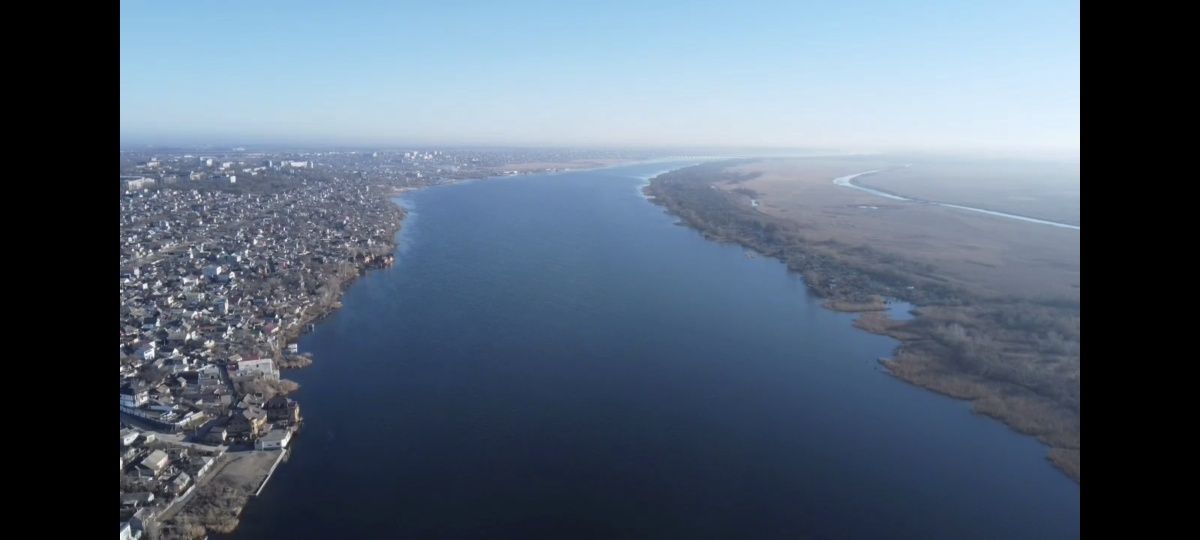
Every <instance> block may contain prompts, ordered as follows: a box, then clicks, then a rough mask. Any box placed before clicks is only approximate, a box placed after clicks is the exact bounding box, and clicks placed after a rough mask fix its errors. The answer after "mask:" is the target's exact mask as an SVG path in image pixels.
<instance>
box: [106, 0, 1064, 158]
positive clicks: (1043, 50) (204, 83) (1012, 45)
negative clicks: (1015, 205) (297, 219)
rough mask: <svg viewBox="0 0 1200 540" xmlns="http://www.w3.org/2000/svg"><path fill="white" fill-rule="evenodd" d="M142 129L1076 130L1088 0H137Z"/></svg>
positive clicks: (127, 128)
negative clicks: (193, 0)
mask: <svg viewBox="0 0 1200 540" xmlns="http://www.w3.org/2000/svg"><path fill="white" fill-rule="evenodd" d="M120 78H121V82H120V84H121V98H120V99H121V104H120V105H121V113H120V115H121V130H120V132H121V140H122V144H123V145H125V146H128V145H144V144H151V145H178V146H185V145H187V146H193V145H210V144H244V145H254V144H285V145H306V146H320V145H342V146H434V145H456V146H526V147H527V146H546V145H548V146H576V147H647V146H649V147H679V148H682V147H716V148H722V147H731V148H732V147H742V148H747V147H754V148H779V149H783V148H820V149H838V150H845V151H860V152H886V151H919V150H926V151H936V150H943V151H988V152H993V153H1001V154H1022V153H1029V154H1030V155H1034V154H1054V155H1060V154H1062V155H1069V154H1072V153H1077V152H1078V148H1079V3H1078V2H1077V1H1069V2H1004V3H1001V2H970V3H962V2H949V1H917V2H903V3H901V2H886V1H882V0H878V1H867V2H859V3H855V4H854V5H843V4H841V3H833V2H658V3H654V4H653V5H652V6H647V5H643V3H637V2H611V1H609V2H570V3H566V2H545V1H524V2H504V3H486V2H453V3H451V2H447V3H436V4H435V5H428V4H427V3H426V4H416V3H383V2H356V3H313V2H288V3H280V2H255V3H249V4H242V3H233V2H206V3H199V4H187V5H186V7H184V5H182V4H175V3H162V2H131V1H123V2H122V4H121V74H120Z"/></svg>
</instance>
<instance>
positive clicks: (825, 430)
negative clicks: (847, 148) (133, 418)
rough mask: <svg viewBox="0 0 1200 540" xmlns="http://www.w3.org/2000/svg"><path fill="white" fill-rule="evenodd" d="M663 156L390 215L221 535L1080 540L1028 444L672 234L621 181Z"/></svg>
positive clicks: (886, 349) (731, 259)
mask: <svg viewBox="0 0 1200 540" xmlns="http://www.w3.org/2000/svg"><path fill="white" fill-rule="evenodd" d="M680 165H685V164H684V163H681V164H680ZM663 169H664V166H663V164H661V163H658V164H644V165H635V166H628V167H621V168H614V169H605V170H597V171H589V172H576V173H563V174H554V175H541V176H524V177H512V178H504V179H491V180H485V181H477V182H470V183H464V184H458V185H452V186H444V187H437V188H431V189H426V190H422V191H418V192H414V193H412V194H410V195H408V196H406V197H405V198H404V199H401V200H399V202H400V204H403V205H405V206H406V207H408V208H409V209H410V210H411V213H410V217H409V219H408V220H407V221H406V222H405V225H404V227H403V229H402V230H401V231H400V232H399V233H398V235H399V247H398V249H397V260H396V265H395V266H394V267H392V268H388V269H384V270H378V271H373V272H371V273H369V274H367V275H366V276H365V277H363V278H362V279H360V280H359V281H358V282H356V283H355V284H354V285H353V286H352V287H351V288H350V289H349V290H348V291H347V293H346V295H345V297H344V299H343V302H344V308H343V309H341V310H339V311H338V312H336V313H335V314H333V315H332V316H330V317H329V318H327V319H325V320H324V321H322V322H321V323H319V324H318V325H317V327H316V329H315V331H314V332H312V333H311V334H309V335H307V336H305V337H304V338H302V340H301V342H300V349H301V350H302V351H304V352H310V353H313V355H314V357H315V363H314V364H313V366H311V367H309V368H307V369H304V370H301V371H293V372H287V373H285V376H286V377H288V378H292V379H295V380H297V381H298V382H300V383H301V385H302V387H301V390H300V391H299V392H298V393H297V394H296V396H295V397H296V398H297V399H298V400H299V401H300V402H301V405H302V412H303V414H304V416H305V428H304V431H303V432H302V433H301V434H300V436H299V437H298V438H296V439H295V440H294V442H293V445H294V447H293V455H292V457H291V459H290V460H289V462H288V463H286V464H283V465H282V466H280V467H279V469H278V470H277V471H276V473H275V476H274V477H273V479H272V480H271V483H270V484H269V485H268V486H267V488H266V490H264V492H263V493H262V495H261V496H260V497H258V498H256V499H252V500H251V502H250V504H249V506H248V507H247V510H246V512H245V513H244V514H243V522H242V525H241V527H240V528H239V529H238V531H237V532H235V533H234V534H233V535H231V536H232V537H234V538H239V539H259V538H262V539H266V538H689V539H691V538H749V539H757V538H762V539H768V538H923V539H925V538H928V539H939V538H944V539H963V538H1022V539H1033V538H1056V539H1057V538H1075V537H1078V535H1079V486H1078V484H1076V483H1074V482H1072V481H1071V480H1069V479H1068V478H1067V477H1066V476H1065V475H1063V474H1062V473H1061V472H1059V471H1057V470H1056V469H1054V468H1052V467H1051V466H1050V465H1049V463H1048V462H1047V461H1046V459H1045V452H1046V448H1045V447H1043V446H1042V445H1041V444H1039V443H1037V442H1036V441H1035V440H1033V439H1031V438H1029V437H1025V436H1021V435H1019V434H1016V433H1015V432H1013V431H1011V430H1009V429H1008V428H1007V427H1005V426H1003V425H1001V424H999V423H997V422H995V421H992V420H989V419H986V418H982V417H979V416H975V415H973V414H971V412H970V410H969V406H968V405H967V404H966V403H964V402H960V401H955V400H952V399H949V398H946V397H942V396H939V395H935V394H933V393H930V392H927V391H925V390H922V389H919V388H916V387H913V386H909V385H907V384H905V383H902V382H900V381H898V380H896V379H894V378H892V377H890V376H888V375H887V374H886V373H884V372H882V371H880V368H879V366H878V364H877V362H876V359H877V358H879V357H887V356H891V354H892V352H893V350H894V348H895V346H896V342H895V341H893V340H891V339H889V338H885V337H882V336H876V335H871V334H868V333H865V332H862V331H860V330H857V329H855V328H853V327H852V326H851V324H852V321H853V317H854V316H853V315H849V314H840V313H835V312H831V311H828V310H825V309H823V308H821V307H820V302H819V300H817V299H814V298H812V297H810V296H809V295H808V293H807V292H806V291H805V287H804V284H803V283H802V281H801V280H800V279H799V278H798V277H796V276H793V275H789V274H788V273H787V272H786V270H785V268H784V266H783V265H782V264H781V263H779V262H777V261H774V260H770V259H765V258H762V257H754V258H748V257H746V256H745V255H744V250H743V249H742V248H740V247H736V246H726V245H720V244H716V243H713V242H710V241H707V240H705V239H703V238H702V237H701V236H700V235H699V234H697V233H696V232H694V231H691V230H689V229H687V228H684V227H681V226H677V225H674V222H675V221H676V220H675V218H673V217H671V216H669V215H667V214H665V213H664V212H663V211H662V209H661V208H659V207H657V206H655V205H653V204H651V203H650V202H648V201H647V200H646V199H645V198H643V197H642V196H641V195H640V194H639V192H638V190H637V189H636V188H637V186H638V185H641V184H643V183H644V182H645V179H646V178H647V177H648V176H649V175H650V174H651V173H655V172H661V171H662V170H663ZM897 311H898V313H897V314H900V313H903V312H904V311H902V310H897Z"/></svg>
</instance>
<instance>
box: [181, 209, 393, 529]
mask: <svg viewBox="0 0 1200 540" xmlns="http://www.w3.org/2000/svg"><path fill="white" fill-rule="evenodd" d="M376 196H377V197H378V200H377V201H375V204H386V205H387V206H388V207H389V208H391V209H392V211H390V212H384V213H382V214H381V215H383V216H384V218H383V220H382V221H381V222H380V223H379V224H378V226H379V227H381V228H382V229H384V230H385V238H386V241H384V242H379V243H377V244H376V245H375V246H373V247H372V248H370V249H367V250H363V251H361V252H359V253H357V254H356V255H354V256H352V257H349V258H347V259H346V260H342V261H338V262H337V263H336V264H337V267H336V269H334V270H333V271H332V272H330V274H329V275H328V278H327V279H326V280H325V281H324V283H322V284H321V286H320V287H319V288H318V289H317V291H318V292H317V293H316V295H317V301H316V302H315V303H314V304H313V305H312V306H311V307H310V308H309V309H307V310H306V311H305V312H304V313H303V314H302V315H301V316H300V317H299V318H298V319H297V321H296V323H295V324H293V325H290V326H288V327H286V328H284V329H282V330H281V331H280V338H281V339H280V340H279V341H278V344H279V346H278V347H277V348H276V349H275V352H274V355H273V360H274V361H275V362H276V367H278V368H279V369H281V370H284V369H301V368H305V367H308V366H309V365H311V364H312V363H313V362H314V359H313V358H312V356H311V355H307V354H299V355H295V354H286V355H285V353H284V352H283V345H284V344H289V343H295V342H296V341H298V340H299V339H300V338H301V337H302V336H304V335H305V334H307V333H308V332H310V331H311V330H312V329H313V328H314V325H315V324H316V323H317V322H318V321H320V320H321V319H324V318H325V317H327V316H329V315H331V314H332V313H333V312H335V311H337V310H338V309H340V308H341V307H342V305H341V298H342V296H343V295H344V294H345V292H346V290H347V289H348V288H349V287H350V286H351V285H352V284H353V283H354V282H355V281H356V280H357V279H358V278H359V277H361V276H363V275H365V274H366V273H367V272H368V271H370V270H372V269H378V268H385V267H388V266H390V265H391V264H393V263H394V252H395V249H396V235H397V233H398V232H399V231H400V229H401V227H402V226H403V223H404V220H405V219H406V217H407V213H406V212H405V210H404V209H403V208H402V207H400V206H398V205H396V204H394V203H393V201H391V200H390V196H389V195H388V193H387V192H385V191H377V192H376ZM236 388H237V389H238V391H239V392H242V393H245V392H262V393H264V395H265V396H266V397H267V398H269V397H271V396H272V395H275V394H280V395H288V394H291V393H294V392H295V391H296V390H298V389H299V385H298V384H297V383H295V382H294V381H290V380H288V379H281V380H279V381H278V382H273V381H267V380H262V379H257V380H254V381H249V382H246V383H237V386H236ZM289 429H291V428H289ZM284 452H286V451H256V450H246V451H242V452H231V453H228V454H226V456H225V457H224V461H222V462H221V463H219V464H218V466H217V470H216V471H214V472H213V473H212V474H210V475H208V477H209V478H210V480H209V481H207V482H205V484H204V485H202V486H198V490H197V493H196V495H195V496H194V497H192V498H191V500H188V501H187V502H186V503H185V504H184V506H183V507H182V508H181V509H180V510H179V512H178V514H177V515H176V516H174V517H173V518H171V519H170V520H165V521H164V525H165V527H164V529H167V530H170V531H172V532H171V536H169V537H171V538H202V537H204V536H205V535H206V534H207V533H209V532H218V533H223V534H226V533H230V532H232V531H233V530H235V529H236V528H237V526H238V523H239V516H240V515H241V514H242V511H243V510H244V509H245V507H246V505H247V504H249V501H250V499H251V498H252V497H254V496H257V495H259V494H260V493H261V492H262V490H263V489H264V488H265V487H266V483H267V481H268V480H269V479H270V476H271V475H272V474H273V473H274V472H275V469H276V468H277V467H278V466H279V465H280V463H282V462H284V461H286V459H285V458H284V456H285V455H286V454H285V453H284Z"/></svg>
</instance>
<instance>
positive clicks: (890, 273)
mask: <svg viewBox="0 0 1200 540" xmlns="http://www.w3.org/2000/svg"><path fill="white" fill-rule="evenodd" d="M745 164H746V162H744V161H743V162H724V163H708V164H704V165H699V166H696V167H690V168H687V169H681V170H678V171H674V172H671V173H667V174H664V175H661V176H659V177H657V178H655V179H654V180H653V181H652V182H651V184H650V186H648V187H647V188H646V191H647V193H648V194H649V195H653V196H654V199H653V201H654V202H656V203H657V204H661V205H663V206H665V207H666V208H667V209H668V210H670V211H671V212H672V213H674V214H676V215H678V216H679V217H680V218H682V220H683V221H684V222H685V223H687V224H689V225H691V226H692V227H694V228H696V229H698V230H699V231H701V232H702V233H703V234H704V235H705V236H706V237H708V238H711V239H714V240H718V241H727V242H736V243H739V244H742V245H744V246H747V247H749V248H751V249H754V250H756V251H758V252H760V253H762V254H764V255H767V256H771V257H776V258H778V259H780V260H781V261H783V262H785V263H786V264H787V265H788V268H789V269H791V270H793V271H795V272H798V273H801V274H802V275H803V276H804V278H805V282H806V284H807V285H808V286H809V287H810V288H811V289H812V290H813V291H814V292H816V293H817V294H818V295H819V296H821V297H823V298H825V299H826V306H827V307H829V308H831V309H839V310H842V311H855V312H859V311H865V312H867V313H866V314H864V315H863V316H861V317H859V320H858V321H857V323H856V324H857V326H858V327H860V328H863V329H865V330H868V331H872V332H876V333H881V334H886V335H889V336H891V337H894V338H896V339H898V340H899V341H900V342H901V345H900V347H899V349H898V350H897V353H896V356H895V359H894V360H891V361H888V362H886V363H885V365H886V367H887V369H888V371H889V372H890V373H892V374H893V375H895V376H896V377H898V378H900V379H903V380H905V381H908V382H910V383H913V384H917V385H920V386H923V387H925V388H928V389H930V390H934V391H936V392H940V393H943V394H946V395H950V396H953V397H956V398H960V399H967V400H971V401H972V402H973V407H974V410H975V411H976V412H978V413H980V414H985V415H988V416H991V417H994V418H997V419H999V420H1001V421H1003V422H1005V423H1006V424H1008V425H1009V426H1011V427H1013V428H1014V429H1016V430H1018V431H1020V432H1022V433H1026V434H1029V435H1033V436H1035V437H1037V438H1038V439H1040V440H1041V441H1042V442H1044V443H1046V444H1047V445H1049V446H1050V447H1051V450H1050V453H1049V456H1048V457H1049V459H1050V460H1051V461H1053V462H1054V463H1055V464H1056V465H1057V466H1058V467H1060V468H1061V469H1062V470H1063V471H1064V472H1066V473H1067V474H1068V475H1070V476H1071V477H1072V478H1074V479H1075V480H1077V481H1078V480H1079V369H1080V362H1079V304H1078V292H1077V291H1078V288H1077V285H1076V286H1075V287H1076V288H1075V289H1074V290H1075V295H1074V297H1073V298H1072V297H1070V296H1066V297H1064V296H1057V295H1056V296H1050V297H1047V296H1044V295H1034V296H1033V297H1030V296H1021V295H1017V294H1014V293H1013V292H1012V291H1011V290H1009V291H1005V294H998V293H997V288H993V287H990V286H982V285H980V284H978V283H975V282H972V281H970V275H969V274H968V273H963V274H956V273H955V272H949V271H947V270H946V268H945V267H944V265H941V264H939V263H938V261H936V260H933V259H926V258H919V257H913V256H904V255H902V254H899V253H897V252H896V251H895V250H885V249H879V248H878V247H876V245H871V244H868V243H865V242H863V243H856V242H848V241H846V240H845V239H838V238H837V237H831V236H829V235H822V234H819V231H818V230H817V228H818V225H819V223H818V222H817V221H815V220H816V218H812V216H808V217H809V218H810V219H809V220H807V221H803V220H795V219H792V218H790V217H783V216H785V215H787V212H788V211H789V208H785V207H782V206H776V207H774V209H773V210H772V211H767V212H761V211H756V210H754V209H751V208H748V207H747V206H746V205H744V204H739V198H740V197H742V196H744V195H743V194H741V193H736V194H735V193H731V191H733V189H741V188H733V187H730V186H740V185H744V184H746V183H747V181H749V180H753V179H754V178H756V177H757V174H756V173H755V172H747V169H750V168H749V167H745V166H742V167H735V166H739V165H745ZM858 167H860V169H859V170H864V169H863V168H861V167H862V166H861V165H858ZM731 169H732V170H731ZM828 180H829V178H826V179H824V180H823V182H824V183H826V184H830V183H829V182H828ZM716 185H720V186H722V189H712V186H716ZM725 187H729V190H728V191H727V190H726V189H724V188H725ZM830 187H833V188H835V189H845V188H836V186H832V184H830ZM814 189H815V188H814ZM791 209H792V210H794V209H795V208H791ZM769 210H771V209H769ZM805 210H811V208H806V209H805ZM843 218H845V216H844V215H841V214H838V215H837V219H843ZM962 219H970V217H969V216H968V217H965V218H962ZM851 223H854V222H852V221H851ZM838 224H841V225H844V223H842V222H838ZM1073 272H1074V274H1073V275H1074V276H1077V275H1078V268H1077V267H1076V268H1075V269H1074V270H1073ZM1067 275H1068V276H1069V275H1072V274H1070V272H1068V273H1067ZM964 276H966V277H964ZM1044 276H1045V274H1044V275H1043V277H1044ZM989 285H991V284H989ZM1051 285H1053V284H1051ZM1068 288H1069V287H1066V286H1063V287H1061V289H1068ZM1001 290H1002V289H1001ZM1013 290H1016V289H1015V288H1014V289H1013ZM883 298H897V299H901V300H905V301H908V302H911V303H913V304H915V305H917V306H919V307H920V309H918V311H917V314H916V316H915V318H914V319H913V320H910V321H903V322H896V321H890V320H889V319H888V318H887V316H886V314H885V313H881V312H879V311H880V310H882V309H884V305H883Z"/></svg>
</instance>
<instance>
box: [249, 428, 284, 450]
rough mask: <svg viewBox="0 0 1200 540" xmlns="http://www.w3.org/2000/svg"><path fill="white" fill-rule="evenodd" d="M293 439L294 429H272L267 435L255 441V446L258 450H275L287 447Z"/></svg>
mask: <svg viewBox="0 0 1200 540" xmlns="http://www.w3.org/2000/svg"><path fill="white" fill-rule="evenodd" d="M291 440H292V430H290V429H272V430H271V431H268V432H267V434H266V435H263V436H262V437H260V438H259V439H258V441H256V442H255V443H254V448H256V449H258V450H275V449H282V448H287V445H288V443H289V442H291Z"/></svg>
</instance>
